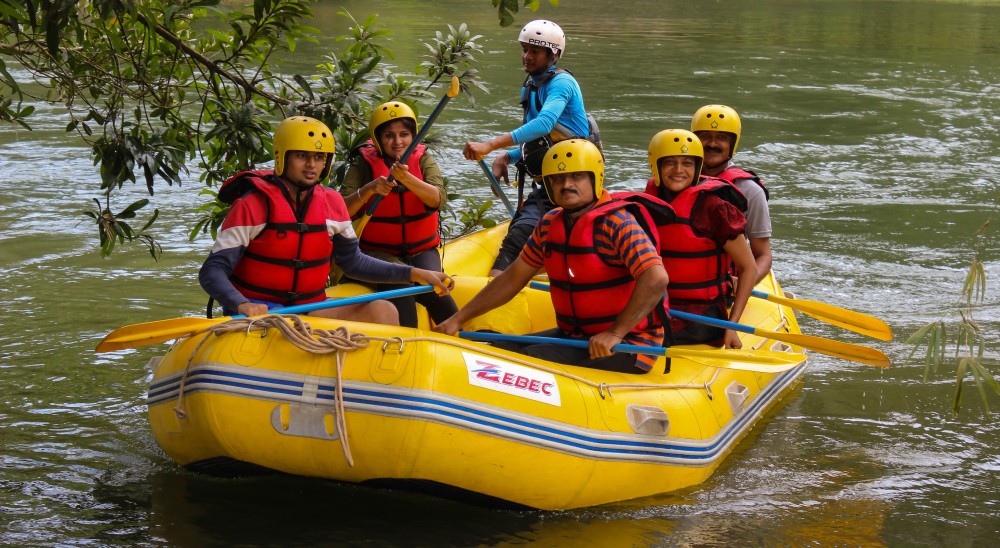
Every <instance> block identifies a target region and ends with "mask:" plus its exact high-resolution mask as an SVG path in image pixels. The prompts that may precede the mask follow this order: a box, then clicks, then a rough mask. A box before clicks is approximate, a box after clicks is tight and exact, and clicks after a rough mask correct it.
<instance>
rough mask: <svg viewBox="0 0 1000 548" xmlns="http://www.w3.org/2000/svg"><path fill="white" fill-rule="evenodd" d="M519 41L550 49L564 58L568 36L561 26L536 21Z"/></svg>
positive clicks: (525, 26)
mask: <svg viewBox="0 0 1000 548" xmlns="http://www.w3.org/2000/svg"><path fill="white" fill-rule="evenodd" d="M517 41H518V42H521V43H522V44H531V45H533V46H541V47H543V48H549V50H551V51H552V53H554V54H556V57H562V54H563V52H564V51H566V34H565V33H563V30H562V29H561V28H559V25H557V24H555V23H553V22H552V21H549V20H547V19H535V20H534V21H531V22H530V23H528V24H527V25H524V28H523V29H521V34H519V35H518V36H517Z"/></svg>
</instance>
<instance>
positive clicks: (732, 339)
mask: <svg viewBox="0 0 1000 548" xmlns="http://www.w3.org/2000/svg"><path fill="white" fill-rule="evenodd" d="M723 342H725V343H726V348H743V341H741V340H740V335H739V333H737V332H735V331H733V330H732V329H727V330H726V336H725V337H724V338H723Z"/></svg>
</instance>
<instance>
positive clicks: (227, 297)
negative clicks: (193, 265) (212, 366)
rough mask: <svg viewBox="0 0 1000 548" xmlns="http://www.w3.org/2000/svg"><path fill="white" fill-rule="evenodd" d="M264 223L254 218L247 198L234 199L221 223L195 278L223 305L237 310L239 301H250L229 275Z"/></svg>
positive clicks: (264, 221)
mask: <svg viewBox="0 0 1000 548" xmlns="http://www.w3.org/2000/svg"><path fill="white" fill-rule="evenodd" d="M265 224H266V220H261V219H256V218H255V216H254V211H253V208H252V207H250V198H240V199H238V200H236V202H234V203H233V205H232V207H231V208H230V210H229V213H228V214H227V215H226V219H225V220H224V221H223V223H222V227H221V229H220V230H219V235H218V237H217V238H216V240H215V243H214V244H213V245H212V251H211V252H210V253H209V255H208V258H207V259H205V262H204V263H203V264H202V265H201V270H199V272H198V282H199V283H200V284H201V287H202V289H204V290H205V293H208V295H209V296H210V297H212V298H213V299H215V300H216V301H217V302H218V303H219V304H221V305H222V306H223V307H224V308H227V309H229V310H239V309H240V305H242V304H244V303H249V302H250V300H249V299H247V298H246V297H244V296H243V294H242V293H240V291H239V290H238V289H236V287H235V286H233V283H232V282H231V281H230V280H229V278H230V277H231V276H232V274H233V270H235V269H236V265H237V264H238V263H239V262H240V259H241V258H242V257H243V251H244V250H245V249H246V248H247V246H248V245H250V240H252V239H254V238H256V237H257V235H259V234H260V233H261V231H262V230H263V229H264V226H265ZM260 306H263V307H264V312H266V311H267V307H266V306H265V305H260ZM240 313H241V314H242V313H244V312H243V311H240ZM258 313H260V312H258ZM248 315H250V314H248Z"/></svg>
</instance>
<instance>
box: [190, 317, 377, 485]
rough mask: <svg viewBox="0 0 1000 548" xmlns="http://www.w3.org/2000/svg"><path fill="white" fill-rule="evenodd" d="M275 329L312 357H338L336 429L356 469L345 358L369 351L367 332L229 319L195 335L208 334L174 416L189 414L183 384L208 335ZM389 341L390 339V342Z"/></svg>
mask: <svg viewBox="0 0 1000 548" xmlns="http://www.w3.org/2000/svg"><path fill="white" fill-rule="evenodd" d="M269 327H271V328H275V329H277V330H278V331H279V332H281V334H282V335H283V336H284V337H285V339H286V340H288V342H290V343H292V344H293V345H295V346H297V347H299V348H301V349H302V350H305V351H306V352H310V353H313V354H332V353H336V356H337V362H336V363H337V373H336V375H337V376H336V378H337V382H336V386H335V391H334V398H333V401H334V406H335V408H336V413H335V414H336V428H337V432H339V433H340V445H341V447H342V448H343V450H344V457H345V458H346V459H347V464H348V466H354V457H352V456H351V447H350V444H349V443H348V441H347V419H346V417H345V413H344V388H343V385H344V383H343V378H344V357H345V356H346V353H347V352H349V351H352V350H357V349H359V348H366V347H367V346H368V343H369V341H370V340H372V339H373V338H372V337H367V336H365V334H364V333H351V332H350V331H349V330H348V329H347V328H346V327H343V326H341V327H338V328H337V329H335V330H333V331H330V330H327V329H315V330H314V329H313V328H312V326H311V325H309V324H308V323H306V322H305V321H303V320H302V318H300V317H299V316H298V315H296V314H271V315H268V316H264V317H263V318H240V319H235V320H229V321H226V322H223V323H220V324H217V325H214V326H212V327H209V328H207V329H203V330H201V331H198V332H197V333H193V334H192V336H195V335H198V334H199V333H202V332H207V333H208V335H206V336H205V337H203V338H202V339H201V340H200V341H199V342H198V346H196V347H195V349H194V351H193V352H191V356H190V357H189V358H188V361H187V365H186V366H185V367H184V373H183V375H182V376H181V383H180V388H179V393H178V395H177V405H176V406H174V413H176V414H177V417H178V418H181V419H183V418H184V417H185V415H186V413H185V411H184V385H185V383H186V381H187V377H188V372H189V371H190V369H191V365H192V363H193V362H194V358H195V356H197V355H198V352H199V351H200V350H201V347H202V345H203V344H205V342H206V341H208V340H210V339H211V337H210V336H209V335H216V336H218V335H224V334H226V333H232V332H236V331H242V332H245V333H247V334H249V333H250V332H251V331H261V332H262V333H261V335H260V336H261V338H263V337H265V336H267V329H268V328H269ZM387 340H388V339H387Z"/></svg>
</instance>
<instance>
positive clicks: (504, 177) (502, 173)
mask: <svg viewBox="0 0 1000 548" xmlns="http://www.w3.org/2000/svg"><path fill="white" fill-rule="evenodd" d="M508 165H510V156H508V155H507V153H506V152H505V153H503V154H498V155H497V157H496V158H493V176H494V177H496V178H497V180H498V181H503V182H505V183H507V186H510V174H509V173H508V171H507V166H508ZM493 193H494V194H496V192H495V191H494V192H493Z"/></svg>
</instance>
